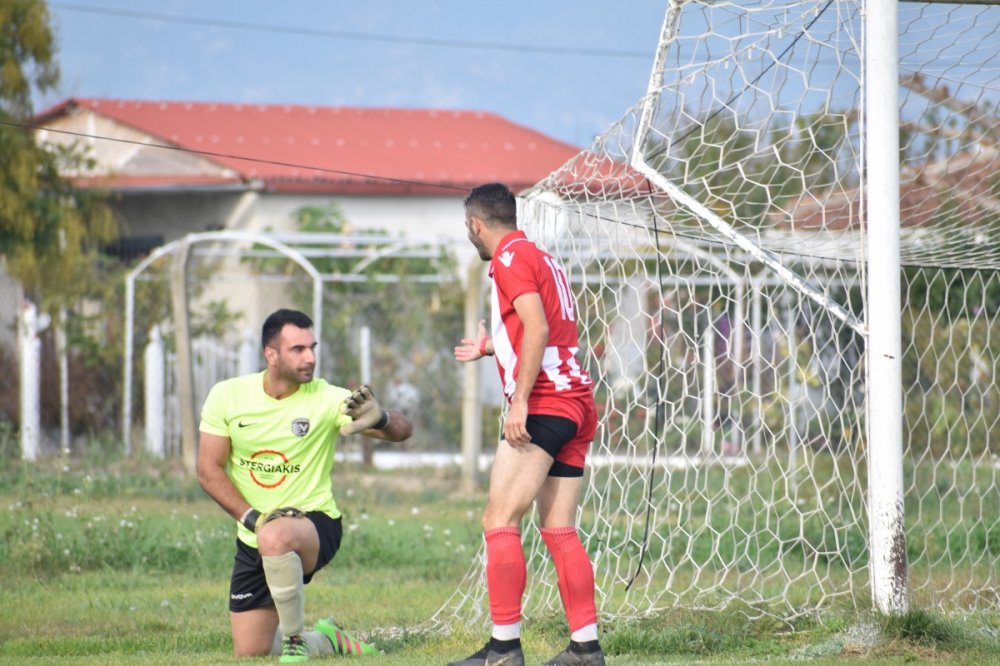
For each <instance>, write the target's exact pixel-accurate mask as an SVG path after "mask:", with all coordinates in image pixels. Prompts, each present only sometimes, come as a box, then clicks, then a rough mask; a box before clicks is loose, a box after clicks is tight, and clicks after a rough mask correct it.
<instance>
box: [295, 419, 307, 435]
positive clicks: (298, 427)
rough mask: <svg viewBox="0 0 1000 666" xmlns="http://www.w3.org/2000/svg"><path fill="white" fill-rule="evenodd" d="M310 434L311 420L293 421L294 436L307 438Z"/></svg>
mask: <svg viewBox="0 0 1000 666" xmlns="http://www.w3.org/2000/svg"><path fill="white" fill-rule="evenodd" d="M307 432H309V419H307V418H298V419H293V420H292V434H293V435H295V436H296V437H305V436H306V433H307Z"/></svg>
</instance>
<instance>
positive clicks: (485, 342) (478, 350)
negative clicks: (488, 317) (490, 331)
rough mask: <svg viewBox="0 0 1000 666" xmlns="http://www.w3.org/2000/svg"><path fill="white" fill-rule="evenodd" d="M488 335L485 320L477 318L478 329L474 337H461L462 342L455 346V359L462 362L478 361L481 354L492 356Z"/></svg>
mask: <svg viewBox="0 0 1000 666" xmlns="http://www.w3.org/2000/svg"><path fill="white" fill-rule="evenodd" d="M489 343H490V336H489V335H487V333H486V322H485V321H483V320H482V319H480V320H479V330H478V331H477V332H476V337H474V338H462V342H461V343H460V344H459V345H458V346H457V347H455V360H457V361H461V362H462V363H468V362H469V361H478V360H479V359H481V358H482V357H483V356H492V355H493V352H492V349H491V348H490V346H489Z"/></svg>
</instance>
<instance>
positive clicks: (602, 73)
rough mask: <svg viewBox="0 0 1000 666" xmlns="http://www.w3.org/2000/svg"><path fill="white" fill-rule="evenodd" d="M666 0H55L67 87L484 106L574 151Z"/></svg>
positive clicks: (607, 121)
mask: <svg viewBox="0 0 1000 666" xmlns="http://www.w3.org/2000/svg"><path fill="white" fill-rule="evenodd" d="M666 4H667V3H666V0H628V1H627V2H622V1H621V0H534V1H530V0H504V2H480V1H477V0H412V1H406V0H363V1H359V0H296V1H294V2H275V1H274V0H210V1H205V0H163V1H161V2H157V3H136V2H134V0H66V1H61V0H51V1H50V2H49V10H50V13H51V15H52V20H53V27H54V29H55V33H56V39H57V43H58V53H57V59H58V62H59V65H60V69H61V72H62V78H61V83H60V85H59V89H58V90H57V91H55V92H50V93H47V94H45V95H44V96H37V97H36V99H35V108H36V110H42V109H44V108H46V107H48V106H51V105H53V104H56V103H58V102H60V101H62V100H63V99H65V98H67V97H110V98H120V99H137V100H138V99H141V100H183V101H211V102H223V103H237V102H243V103H265V104H271V103H273V104H306V105H323V106H348V107H389V108H437V109H455V110H475V111H489V112H493V113H497V114H499V115H501V116H503V117H505V118H507V119H508V120H511V121H514V122H516V123H518V124H521V125H524V126H527V127H530V128H532V129H535V130H537V131H540V132H542V133H543V134H546V135H548V136H550V137H553V138H556V139H559V140H562V141H565V142H567V143H570V144H573V145H576V146H579V147H584V146H587V145H589V144H590V143H591V141H592V140H593V139H594V137H595V136H597V135H599V134H601V133H603V132H604V130H605V129H606V128H607V127H608V126H609V125H611V124H612V123H614V122H615V121H617V120H618V119H619V118H620V117H621V116H623V115H624V114H625V112H626V111H627V110H628V109H629V108H631V107H632V106H633V105H635V104H636V102H637V101H638V100H639V99H640V98H641V97H642V95H643V94H644V93H645V91H646V85H647V82H648V78H649V72H650V68H651V66H652V61H653V55H654V52H655V49H656V43H657V38H658V36H659V31H660V28H661V26H662V22H663V14H664V11H665V9H666Z"/></svg>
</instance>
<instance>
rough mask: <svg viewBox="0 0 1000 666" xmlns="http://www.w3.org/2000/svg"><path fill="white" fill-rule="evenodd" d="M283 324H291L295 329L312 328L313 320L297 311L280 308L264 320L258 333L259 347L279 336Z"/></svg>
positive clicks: (266, 344)
mask: <svg viewBox="0 0 1000 666" xmlns="http://www.w3.org/2000/svg"><path fill="white" fill-rule="evenodd" d="M285 324H291V325H292V326H295V327H297V328H312V327H313V320H312V319H310V318H309V315H307V314H306V313H305V312H299V311H298V310H288V309H286V308H282V309H281V310H276V311H274V312H272V313H271V314H270V315H268V317H267V319H265V320H264V327H263V328H262V329H261V332H260V346H261V347H266V346H268V345H269V344H270V343H272V342H274V340H275V339H276V338H277V337H278V336H279V335H280V334H281V329H283V328H284V327H285Z"/></svg>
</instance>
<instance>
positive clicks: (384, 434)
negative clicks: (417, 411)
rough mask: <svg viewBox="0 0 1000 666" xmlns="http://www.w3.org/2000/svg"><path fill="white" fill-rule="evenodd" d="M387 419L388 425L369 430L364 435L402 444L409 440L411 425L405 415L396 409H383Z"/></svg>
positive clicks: (411, 430) (411, 431)
mask: <svg viewBox="0 0 1000 666" xmlns="http://www.w3.org/2000/svg"><path fill="white" fill-rule="evenodd" d="M382 411H383V412H385V414H386V416H387V417H388V423H386V424H385V426H383V427H382V428H378V429H376V428H370V429H368V430H366V431H365V435H368V436H370V437H375V438H376V439H383V440H385V441H387V442H402V441H403V440H405V439H409V438H410V435H412V434H413V424H412V423H411V422H410V419H409V418H407V416H406V414H404V413H403V412H401V411H399V410H396V409H384V410H382Z"/></svg>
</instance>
